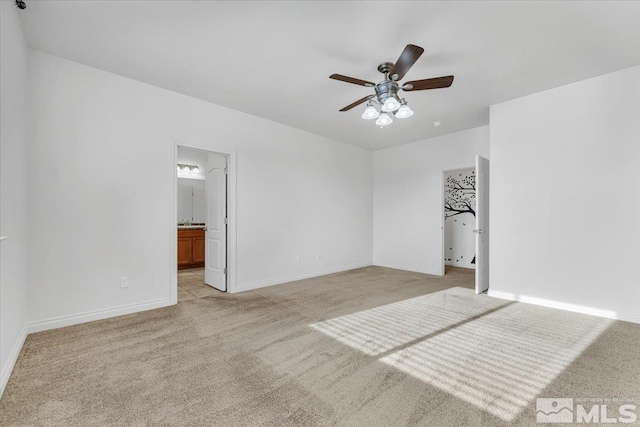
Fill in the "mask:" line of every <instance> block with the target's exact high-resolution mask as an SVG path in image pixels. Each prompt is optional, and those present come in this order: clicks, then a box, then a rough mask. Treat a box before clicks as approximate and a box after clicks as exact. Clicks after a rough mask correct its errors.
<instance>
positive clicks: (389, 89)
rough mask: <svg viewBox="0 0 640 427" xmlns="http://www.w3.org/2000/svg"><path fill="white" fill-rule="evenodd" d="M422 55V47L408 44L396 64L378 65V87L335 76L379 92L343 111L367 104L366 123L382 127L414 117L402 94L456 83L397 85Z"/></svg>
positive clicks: (449, 78)
mask: <svg viewBox="0 0 640 427" xmlns="http://www.w3.org/2000/svg"><path fill="white" fill-rule="evenodd" d="M423 52H424V49H423V48H421V47H420V46H416V45H413V44H408V45H407V46H406V47H405V48H404V51H402V54H401V55H400V58H398V61H397V62H396V63H395V64H394V63H393V62H383V63H382V64H380V65H378V71H379V72H381V73H382V74H384V80H383V81H381V82H380V83H378V84H375V83H372V82H369V81H366V80H361V79H356V78H354V77H348V76H343V75H341V74H332V75H331V76H329V78H330V79H334V80H340V81H343V82H346V83H352V84H356V85H360V86H364V87H372V88H374V89H375V92H376V93H375V95H369V96H365V97H364V98H361V99H359V100H357V101H356V102H354V103H352V104H350V105H347V106H346V107H344V108H342V109H341V110H340V111H343V112H344V111H349V110H351V109H352V108H354V107H357V106H358V105H360V104H362V103H363V102H368V103H367V108H366V109H365V110H364V112H363V113H362V118H363V119H365V120H373V119H376V125H378V126H380V127H384V126H387V125H390V124H392V123H393V117H396V118H398V119H406V118H409V117H411V116H413V110H412V109H411V108H409V106H408V105H407V101H406V100H405V99H404V98H402V99H401V98H400V97H399V96H398V91H399V90H403V91H405V92H409V91H418V90H430V89H440V88H446V87H449V86H451V84H452V83H453V76H443V77H435V78H431V79H423V80H414V81H410V82H406V83H405V84H403V85H402V86H400V85H399V84H398V81H400V80H402V78H403V77H404V76H405V74H406V73H407V72H408V71H409V69H410V68H411V67H412V66H413V64H415V63H416V61H417V60H418V58H419V57H420V55H422V53H423ZM373 98H376V101H377V102H376V103H377V104H379V105H380V111H378V109H377V108H376V107H375V106H374V105H373V102H374V101H372V100H373Z"/></svg>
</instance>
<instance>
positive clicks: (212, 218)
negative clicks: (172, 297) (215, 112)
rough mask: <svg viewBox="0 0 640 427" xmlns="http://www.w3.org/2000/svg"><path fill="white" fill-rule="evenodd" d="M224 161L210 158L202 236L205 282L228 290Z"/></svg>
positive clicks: (218, 157)
mask: <svg viewBox="0 0 640 427" xmlns="http://www.w3.org/2000/svg"><path fill="white" fill-rule="evenodd" d="M226 168H227V158H226V157H225V156H222V155H220V154H210V155H209V163H208V166H207V178H206V179H207V180H206V183H205V187H206V190H205V191H206V195H207V231H206V233H205V249H204V253H205V261H204V282H205V283H206V284H207V285H209V286H212V287H214V288H216V289H219V290H221V291H226V290H227V274H226V266H227V224H226V217H227V174H226Z"/></svg>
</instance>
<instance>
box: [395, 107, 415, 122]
mask: <svg viewBox="0 0 640 427" xmlns="http://www.w3.org/2000/svg"><path fill="white" fill-rule="evenodd" d="M411 116H413V110H412V109H411V108H409V106H408V105H406V104H405V105H403V106H402V107H400V109H399V110H398V111H397V112H396V117H397V118H399V119H406V118H407V117H411Z"/></svg>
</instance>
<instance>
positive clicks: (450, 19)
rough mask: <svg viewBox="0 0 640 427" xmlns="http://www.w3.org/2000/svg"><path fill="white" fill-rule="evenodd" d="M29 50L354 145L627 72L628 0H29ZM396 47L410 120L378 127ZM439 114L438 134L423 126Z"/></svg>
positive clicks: (397, 138) (633, 16) (404, 136)
mask: <svg viewBox="0 0 640 427" xmlns="http://www.w3.org/2000/svg"><path fill="white" fill-rule="evenodd" d="M20 15H21V19H22V22H23V26H24V28H25V32H26V35H27V39H28V42H29V44H30V46H31V47H33V48H35V49H38V50H41V51H44V52H48V53H51V54H54V55H57V56H61V57H63V58H68V59H71V60H73V61H77V62H81V63H84V64H87V65H90V66H93V67H96V68H100V69H103V70H107V71H110V72H113V73H117V74H120V75H123V76H127V77H130V78H133V79H137V80H140V81H144V82H147V83H150V84H153V85H157V86H160V87H163V88H166V89H170V90H173V91H176V92H180V93H183V94H186V95H190V96H193V97H196V98H200V99H204V100H208V101H211V102H213V103H216V104H220V105H224V106H226V107H229V108H233V109H236V110H240V111H244V112H247V113H250V114H254V115H256V116H259V117H263V118H266V119H269V120H273V121H276V122H279V123H283V124H286V125H290V126H293V127H296V128H299V129H304V130H307V131H309V132H313V133H316V134H320V135H324V136H327V137H330V138H334V139H336V140H339V141H343V142H348V143H353V144H357V145H360V146H362V147H367V148H369V149H373V150H376V149H380V148H385V147H390V146H393V145H398V144H403V143H407V142H412V141H417V140H422V139H426V138H429V137H433V136H437V135H442V134H445V133H450V132H455V131H458V130H462V129H468V128H471V127H475V126H480V125H484V124H487V123H488V121H489V105H491V104H495V103H498V102H501V101H505V100H508V99H513V98H517V97H520V96H523V95H527V94H530V93H534V92H538V91H541V90H544V89H549V88H553V87H557V86H561V85H564V84H567V83H571V82H575V81H578V80H582V79H585V78H589V77H593V76H597V75H600V74H604V73H608V72H611V71H615V70H618V69H622V68H626V67H630V66H633V65H637V64H640V24H639V22H640V2H619V3H618V2H611V1H606V2H578V1H571V2H347V1H340V2H306V1H305V2H302V1H300V2H266V1H264V2H240V1H236V2H207V1H193V2H192V1H33V0H27V9H26V10H24V11H22V12H20ZM407 43H413V44H417V45H420V46H422V47H424V49H425V53H424V54H423V55H422V57H421V58H420V59H419V60H418V62H417V63H416V65H415V66H414V67H413V68H412V69H411V71H409V73H408V74H407V76H406V77H405V79H404V80H405V81H408V80H416V79H423V78H429V77H436V76H442V75H447V74H454V75H455V76H456V79H455V82H454V83H453V86H452V87H451V88H449V89H440V90H432V91H424V92H407V93H406V95H405V96H406V99H407V100H408V102H409V105H410V106H411V107H412V108H413V110H414V111H415V115H414V116H413V117H412V118H410V119H406V120H404V121H402V120H396V124H394V125H393V126H389V127H388V128H384V129H380V128H378V127H377V126H375V125H374V124H373V123H372V122H369V121H365V120H362V119H361V118H360V114H361V113H362V110H363V109H364V105H363V106H359V107H356V108H354V109H353V110H351V111H349V112H346V113H340V112H338V110H339V109H340V108H342V107H344V106H345V105H348V104H350V103H351V102H353V101H355V100H357V99H359V98H361V97H363V96H365V95H368V94H370V93H372V89H370V88H365V87H361V86H356V85H350V84H347V83H342V82H338V81H334V80H330V79H329V78H328V77H329V75H330V74H332V73H339V74H345V75H348V76H352V77H357V78H361V79H365V80H371V81H374V82H378V81H380V80H381V77H382V75H381V74H379V73H378V72H377V70H376V67H377V65H378V64H379V63H380V62H383V61H391V62H395V60H396V59H397V57H398V56H399V55H400V52H401V51H402V49H403V48H404V46H405V45H406V44H407ZM435 120H441V121H442V126H440V127H434V126H433V122H434V121H435Z"/></svg>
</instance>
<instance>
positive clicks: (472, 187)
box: [444, 171, 476, 264]
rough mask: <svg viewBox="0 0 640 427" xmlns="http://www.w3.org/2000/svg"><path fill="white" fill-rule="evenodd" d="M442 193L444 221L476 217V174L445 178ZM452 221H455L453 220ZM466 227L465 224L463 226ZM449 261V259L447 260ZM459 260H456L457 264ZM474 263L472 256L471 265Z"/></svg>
mask: <svg viewBox="0 0 640 427" xmlns="http://www.w3.org/2000/svg"><path fill="white" fill-rule="evenodd" d="M444 188H445V192H444V196H445V197H444V219H445V220H447V219H449V218H451V217H454V216H457V215H463V214H471V215H473V217H474V218H475V216H476V211H475V208H476V173H475V171H471V173H470V174H465V175H463V174H462V173H460V174H458V178H456V177H454V176H453V175H450V176H448V177H447V180H446V183H445V186H444ZM454 221H457V220H456V219H454ZM463 225H465V226H466V224H463ZM448 260H449V261H451V259H448ZM458 261H459V260H456V262H458ZM475 263H476V257H475V255H474V257H473V260H472V261H471V264H475Z"/></svg>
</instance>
